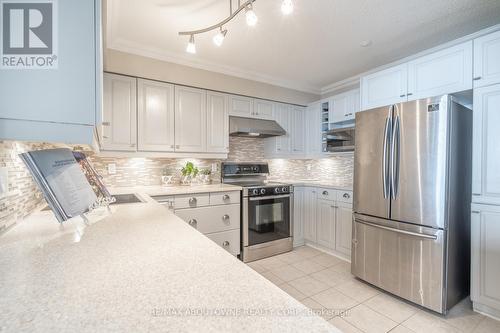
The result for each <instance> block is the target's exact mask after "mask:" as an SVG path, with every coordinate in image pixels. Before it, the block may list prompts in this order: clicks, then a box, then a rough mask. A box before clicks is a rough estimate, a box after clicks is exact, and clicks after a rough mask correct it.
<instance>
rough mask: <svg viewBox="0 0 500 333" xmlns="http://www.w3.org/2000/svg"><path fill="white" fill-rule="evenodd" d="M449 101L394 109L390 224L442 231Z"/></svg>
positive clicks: (439, 99) (438, 99)
mask: <svg viewBox="0 0 500 333" xmlns="http://www.w3.org/2000/svg"><path fill="white" fill-rule="evenodd" d="M449 113H450V112H449V97H448V96H447V95H445V96H440V97H436V98H429V99H423V100H419V101H413V102H407V103H402V104H396V105H395V106H394V126H393V135H392V137H393V139H392V143H391V163H390V164H391V197H392V201H391V215H390V219H391V220H396V221H401V222H409V223H413V224H420V225H425V226H429V227H432V228H445V227H446V226H445V218H446V216H445V212H446V198H447V195H446V194H447V188H446V186H447V167H448V166H447V164H448V163H447V156H448V131H449V126H448V118H449Z"/></svg>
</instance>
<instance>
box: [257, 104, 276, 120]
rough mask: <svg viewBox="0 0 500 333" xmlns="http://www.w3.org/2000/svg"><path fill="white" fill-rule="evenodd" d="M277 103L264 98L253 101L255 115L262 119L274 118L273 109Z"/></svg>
mask: <svg viewBox="0 0 500 333" xmlns="http://www.w3.org/2000/svg"><path fill="white" fill-rule="evenodd" d="M274 105H275V103H273V102H270V101H265V100H262V99H254V101H253V109H254V110H253V111H254V112H253V117H254V118H261V119H273V110H274Z"/></svg>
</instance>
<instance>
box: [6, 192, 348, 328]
mask: <svg viewBox="0 0 500 333" xmlns="http://www.w3.org/2000/svg"><path fill="white" fill-rule="evenodd" d="M222 188H224V187H222ZM210 191H212V190H210ZM141 195H142V196H143V197H145V198H147V202H145V203H134V204H126V205H117V206H113V207H112V208H111V210H112V213H111V214H110V213H108V212H107V211H106V210H104V209H103V210H100V211H96V212H93V213H92V214H90V216H89V219H90V222H89V223H88V224H87V225H86V224H85V223H84V222H83V220H82V219H80V218H74V219H72V220H70V221H67V222H66V223H64V224H63V225H62V226H60V225H59V224H58V223H57V222H56V220H55V218H54V217H53V215H52V213H51V212H50V211H43V212H38V213H35V214H33V215H32V216H31V217H29V218H28V219H27V220H25V221H23V222H21V223H19V224H18V225H16V226H15V227H13V228H12V229H11V230H9V231H7V232H6V233H5V234H3V235H2V236H0V289H1V297H0V331H2V332H3V331H5V332H20V331H29V332H58V331H59V332H67V331H75V332H109V331H116V332H144V331H149V332H247V331H248V332H339V331H338V330H337V329H335V328H334V327H333V326H331V325H330V324H329V323H327V322H326V321H324V320H323V319H322V318H320V317H318V316H315V315H312V314H311V313H310V312H309V311H308V309H307V308H306V307H305V306H304V305H302V304H301V303H299V302H298V301H296V300H295V299H293V298H292V297H290V296H289V295H287V294H286V293H285V292H284V291H282V290H281V289H279V288H278V287H276V286H274V285H273V284H272V283H271V282H269V281H267V280H266V279H265V278H264V277H262V276H261V275H259V274H258V273H256V272H255V271H253V270H252V269H250V268H249V267H248V266H246V265H245V264H243V263H242V262H241V261H239V260H238V259H236V258H235V257H233V256H231V255H230V254H229V253H227V252H226V251H225V250H223V249H222V248H220V247H219V246H217V245H216V244H215V243H213V242H212V241H210V240H209V239H208V238H207V237H205V236H203V235H202V234H201V233H199V232H198V231H196V230H195V229H193V228H191V227H189V226H188V225H187V224H186V223H184V222H183V221H182V220H181V219H179V218H178V217H176V216H175V215H173V214H172V213H171V212H169V211H168V209H166V208H164V207H163V206H161V205H160V204H157V203H156V202H154V201H153V200H152V199H151V198H149V196H147V194H145V193H142V194H141ZM224 311H229V312H230V313H231V314H226V315H223V314H222V313H223V312H224ZM294 311H295V312H296V313H293V312H294ZM188 313H190V315H188Z"/></svg>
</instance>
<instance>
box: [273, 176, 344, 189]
mask: <svg viewBox="0 0 500 333" xmlns="http://www.w3.org/2000/svg"><path fill="white" fill-rule="evenodd" d="M279 182H282V183H288V184H292V185H294V186H315V187H324V188H329V189H333V190H340V191H352V184H339V183H336V182H332V181H329V180H316V179H280V180H279Z"/></svg>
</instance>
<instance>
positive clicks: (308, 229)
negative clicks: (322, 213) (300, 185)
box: [304, 187, 318, 243]
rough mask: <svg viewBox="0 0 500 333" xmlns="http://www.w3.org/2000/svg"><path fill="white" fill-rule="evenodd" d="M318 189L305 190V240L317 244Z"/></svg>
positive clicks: (307, 188) (306, 188) (309, 188)
mask: <svg viewBox="0 0 500 333" xmlns="http://www.w3.org/2000/svg"><path fill="white" fill-rule="evenodd" d="M317 201H318V200H317V198H316V189H315V188H313V187H305V188H304V239H305V240H306V241H309V242H312V243H316V224H317V221H316V203H317Z"/></svg>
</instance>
